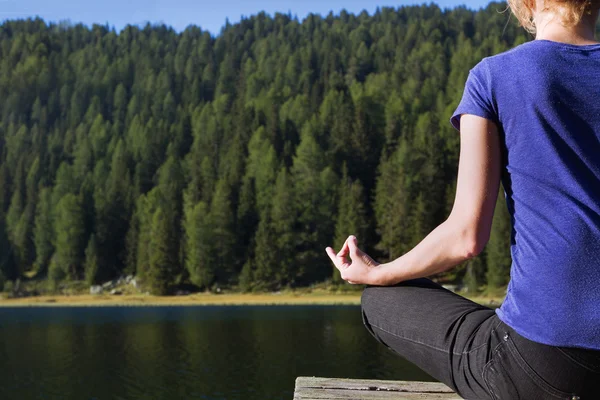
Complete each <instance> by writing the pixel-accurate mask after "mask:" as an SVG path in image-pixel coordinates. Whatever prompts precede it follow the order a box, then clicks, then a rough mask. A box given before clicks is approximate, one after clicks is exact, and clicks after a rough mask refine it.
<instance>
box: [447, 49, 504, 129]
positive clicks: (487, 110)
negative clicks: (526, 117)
mask: <svg viewBox="0 0 600 400" xmlns="http://www.w3.org/2000/svg"><path fill="white" fill-rule="evenodd" d="M462 114H472V115H477V116H478V117H482V118H486V119H489V120H492V121H494V122H497V121H498V117H497V113H496V111H495V109H494V106H493V101H492V85H491V82H490V76H489V74H488V73H487V70H486V67H485V64H484V62H483V61H482V62H480V63H479V64H477V65H476V66H475V67H474V68H473V69H471V71H470V72H469V77H468V78H467V82H466V84H465V91H464V93H463V97H462V100H461V101H460V103H459V104H458V107H457V108H456V111H454V114H453V115H452V118H451V119H450V123H451V124H452V126H453V127H454V128H456V129H458V130H460V117H461V115H462Z"/></svg>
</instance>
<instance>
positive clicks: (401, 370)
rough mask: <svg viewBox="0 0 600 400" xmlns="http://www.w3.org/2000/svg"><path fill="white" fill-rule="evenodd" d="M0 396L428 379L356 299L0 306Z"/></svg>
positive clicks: (226, 391) (22, 398) (279, 388)
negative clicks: (375, 329) (366, 319)
mask: <svg viewBox="0 0 600 400" xmlns="http://www.w3.org/2000/svg"><path fill="white" fill-rule="evenodd" d="M0 369H1V370H2V371H3V372H2V373H1V374H0V399H7V400H8V399H19V400H28V399H51V400H58V399H90V400H91V399H94V400H101V399H107V400H108V399H122V400H125V399H208V400H217V399H245V400H258V399H260V400H265V399H281V400H283V399H286V400H288V399H291V398H292V395H293V386H294V380H295V378H296V377H297V376H301V375H303V376H328V377H345V378H365V379H403V380H431V378H430V377H429V376H427V375H426V374H425V373H423V372H422V371H420V370H419V369H417V368H416V367H414V366H412V365H411V364H409V363H407V362H405V361H404V360H402V359H401V358H400V357H397V356H395V355H394V354H392V353H391V352H390V351H389V350H387V349H386V348H385V347H383V346H382V345H380V344H379V343H377V342H376V341H375V340H374V339H373V338H372V337H371V336H370V335H369V334H368V332H367V331H366V329H364V327H363V326H362V322H361V318H360V309H359V307H356V306H277V307H272V306H244V307H180V308H177V307H152V308H121V307H115V308H31V309H29V308H22V309H0Z"/></svg>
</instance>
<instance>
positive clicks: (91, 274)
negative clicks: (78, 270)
mask: <svg viewBox="0 0 600 400" xmlns="http://www.w3.org/2000/svg"><path fill="white" fill-rule="evenodd" d="M84 272H85V281H86V282H87V284H88V285H94V284H96V283H99V281H98V279H97V277H98V243H97V242H96V235H92V236H90V240H89V241H88V244H87V247H86V248H85V264H84Z"/></svg>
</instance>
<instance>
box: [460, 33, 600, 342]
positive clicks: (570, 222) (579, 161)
mask: <svg viewBox="0 0 600 400" xmlns="http://www.w3.org/2000/svg"><path fill="white" fill-rule="evenodd" d="M598 94H600V45H586V46H576V45H571V44H564V43H558V42H553V41H547V40H536V41H533V42H529V43H525V44H523V45H521V46H518V47H516V48H515V49H513V50H510V51H508V52H505V53H502V54H499V55H497V56H494V57H489V58H486V59H484V60H482V62H481V63H479V64H478V65H477V66H476V67H475V68H474V69H473V70H472V71H471V74H470V76H469V80H468V82H467V87H466V89H465V96H464V97H463V101H462V102H461V104H460V105H459V107H458V109H457V111H456V113H455V115H456V117H454V118H453V123H454V124H455V126H457V125H458V116H459V115H461V114H463V113H470V114H478V115H480V116H482V117H486V118H489V119H492V120H494V121H496V122H497V124H498V126H499V127H500V130H501V133H502V135H503V139H504V143H505V146H506V147H505V149H504V150H505V151H504V155H505V157H504V168H505V169H504V171H503V174H502V182H503V186H504V188H505V192H506V196H507V197H506V202H507V206H508V210H509V213H510V215H511V217H512V222H513V230H512V235H511V255H512V259H513V263H512V266H511V282H510V284H509V287H508V293H507V298H506V301H505V302H504V303H503V305H502V307H501V308H500V309H499V310H498V315H499V317H500V318H501V319H502V320H503V321H504V322H506V323H507V324H508V325H510V326H512V327H513V328H514V329H515V330H516V331H517V332H519V333H520V334H521V335H523V336H525V337H527V338H529V339H531V340H534V341H537V342H540V343H544V344H550V345H555V346H569V347H584V348H592V349H600V288H599V287H598V282H600V102H599V101H598V97H597V96H598Z"/></svg>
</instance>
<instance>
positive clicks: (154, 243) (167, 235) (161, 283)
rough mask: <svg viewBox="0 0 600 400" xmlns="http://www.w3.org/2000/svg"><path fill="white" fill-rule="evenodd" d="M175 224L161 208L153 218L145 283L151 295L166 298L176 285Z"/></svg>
mask: <svg viewBox="0 0 600 400" xmlns="http://www.w3.org/2000/svg"><path fill="white" fill-rule="evenodd" d="M173 225H174V223H173V221H172V220H170V219H169V218H168V217H167V216H166V215H165V213H163V211H162V209H161V208H159V209H158V210H156V212H155V213H154V216H153V218H152V231H151V234H150V235H151V240H150V257H149V266H148V270H147V272H146V274H145V283H146V285H147V287H148V288H149V289H150V293H152V294H155V295H160V296H164V295H166V294H169V291H170V289H171V287H172V286H173V284H174V283H175V277H176V273H177V272H178V271H177V269H176V266H177V264H178V262H177V242H176V240H175V239H176V237H175V229H174V227H173Z"/></svg>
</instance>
